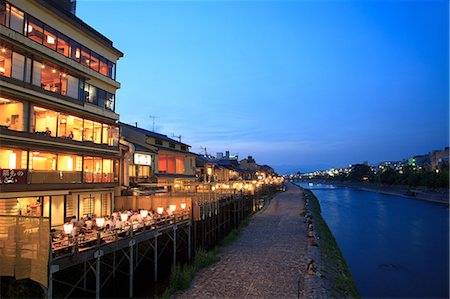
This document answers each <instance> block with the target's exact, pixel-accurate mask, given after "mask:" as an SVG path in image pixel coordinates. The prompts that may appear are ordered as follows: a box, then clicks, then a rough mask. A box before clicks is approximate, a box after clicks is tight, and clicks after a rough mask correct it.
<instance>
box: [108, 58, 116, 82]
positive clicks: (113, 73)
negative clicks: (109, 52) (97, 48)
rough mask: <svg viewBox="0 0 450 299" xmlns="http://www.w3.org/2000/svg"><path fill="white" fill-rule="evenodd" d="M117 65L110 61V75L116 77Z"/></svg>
mask: <svg viewBox="0 0 450 299" xmlns="http://www.w3.org/2000/svg"><path fill="white" fill-rule="evenodd" d="M115 68H116V65H115V64H114V63H112V62H111V61H108V77H110V78H112V79H115V72H116V70H115Z"/></svg>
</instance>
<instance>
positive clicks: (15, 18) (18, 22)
mask: <svg viewBox="0 0 450 299" xmlns="http://www.w3.org/2000/svg"><path fill="white" fill-rule="evenodd" d="M23 20H24V13H23V11H21V10H20V9H18V8H15V7H14V6H11V14H10V22H11V23H10V26H9V27H10V28H11V29H12V30H15V31H17V32H20V33H22V34H23Z"/></svg>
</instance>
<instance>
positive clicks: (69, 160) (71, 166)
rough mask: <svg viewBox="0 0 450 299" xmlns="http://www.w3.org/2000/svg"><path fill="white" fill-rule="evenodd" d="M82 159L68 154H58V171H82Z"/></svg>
mask: <svg viewBox="0 0 450 299" xmlns="http://www.w3.org/2000/svg"><path fill="white" fill-rule="evenodd" d="M81 165H82V157H81V156H76V155H68V154H58V170H62V171H81Z"/></svg>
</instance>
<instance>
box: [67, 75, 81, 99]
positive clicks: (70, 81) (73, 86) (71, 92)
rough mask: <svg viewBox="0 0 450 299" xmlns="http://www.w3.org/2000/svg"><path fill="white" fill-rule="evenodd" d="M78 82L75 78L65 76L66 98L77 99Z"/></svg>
mask: <svg viewBox="0 0 450 299" xmlns="http://www.w3.org/2000/svg"><path fill="white" fill-rule="evenodd" d="M78 85H79V80H78V78H76V77H73V76H71V75H67V96H68V97H71V98H74V99H78V98H79V97H78V88H79V86H78Z"/></svg>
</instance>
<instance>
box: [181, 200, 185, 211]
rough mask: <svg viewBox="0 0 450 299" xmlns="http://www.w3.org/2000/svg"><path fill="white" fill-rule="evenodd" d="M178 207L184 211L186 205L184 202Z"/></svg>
mask: <svg viewBox="0 0 450 299" xmlns="http://www.w3.org/2000/svg"><path fill="white" fill-rule="evenodd" d="M180 206H181V208H182V209H183V210H184V209H186V203H185V202H182V203H181V204H180Z"/></svg>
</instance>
